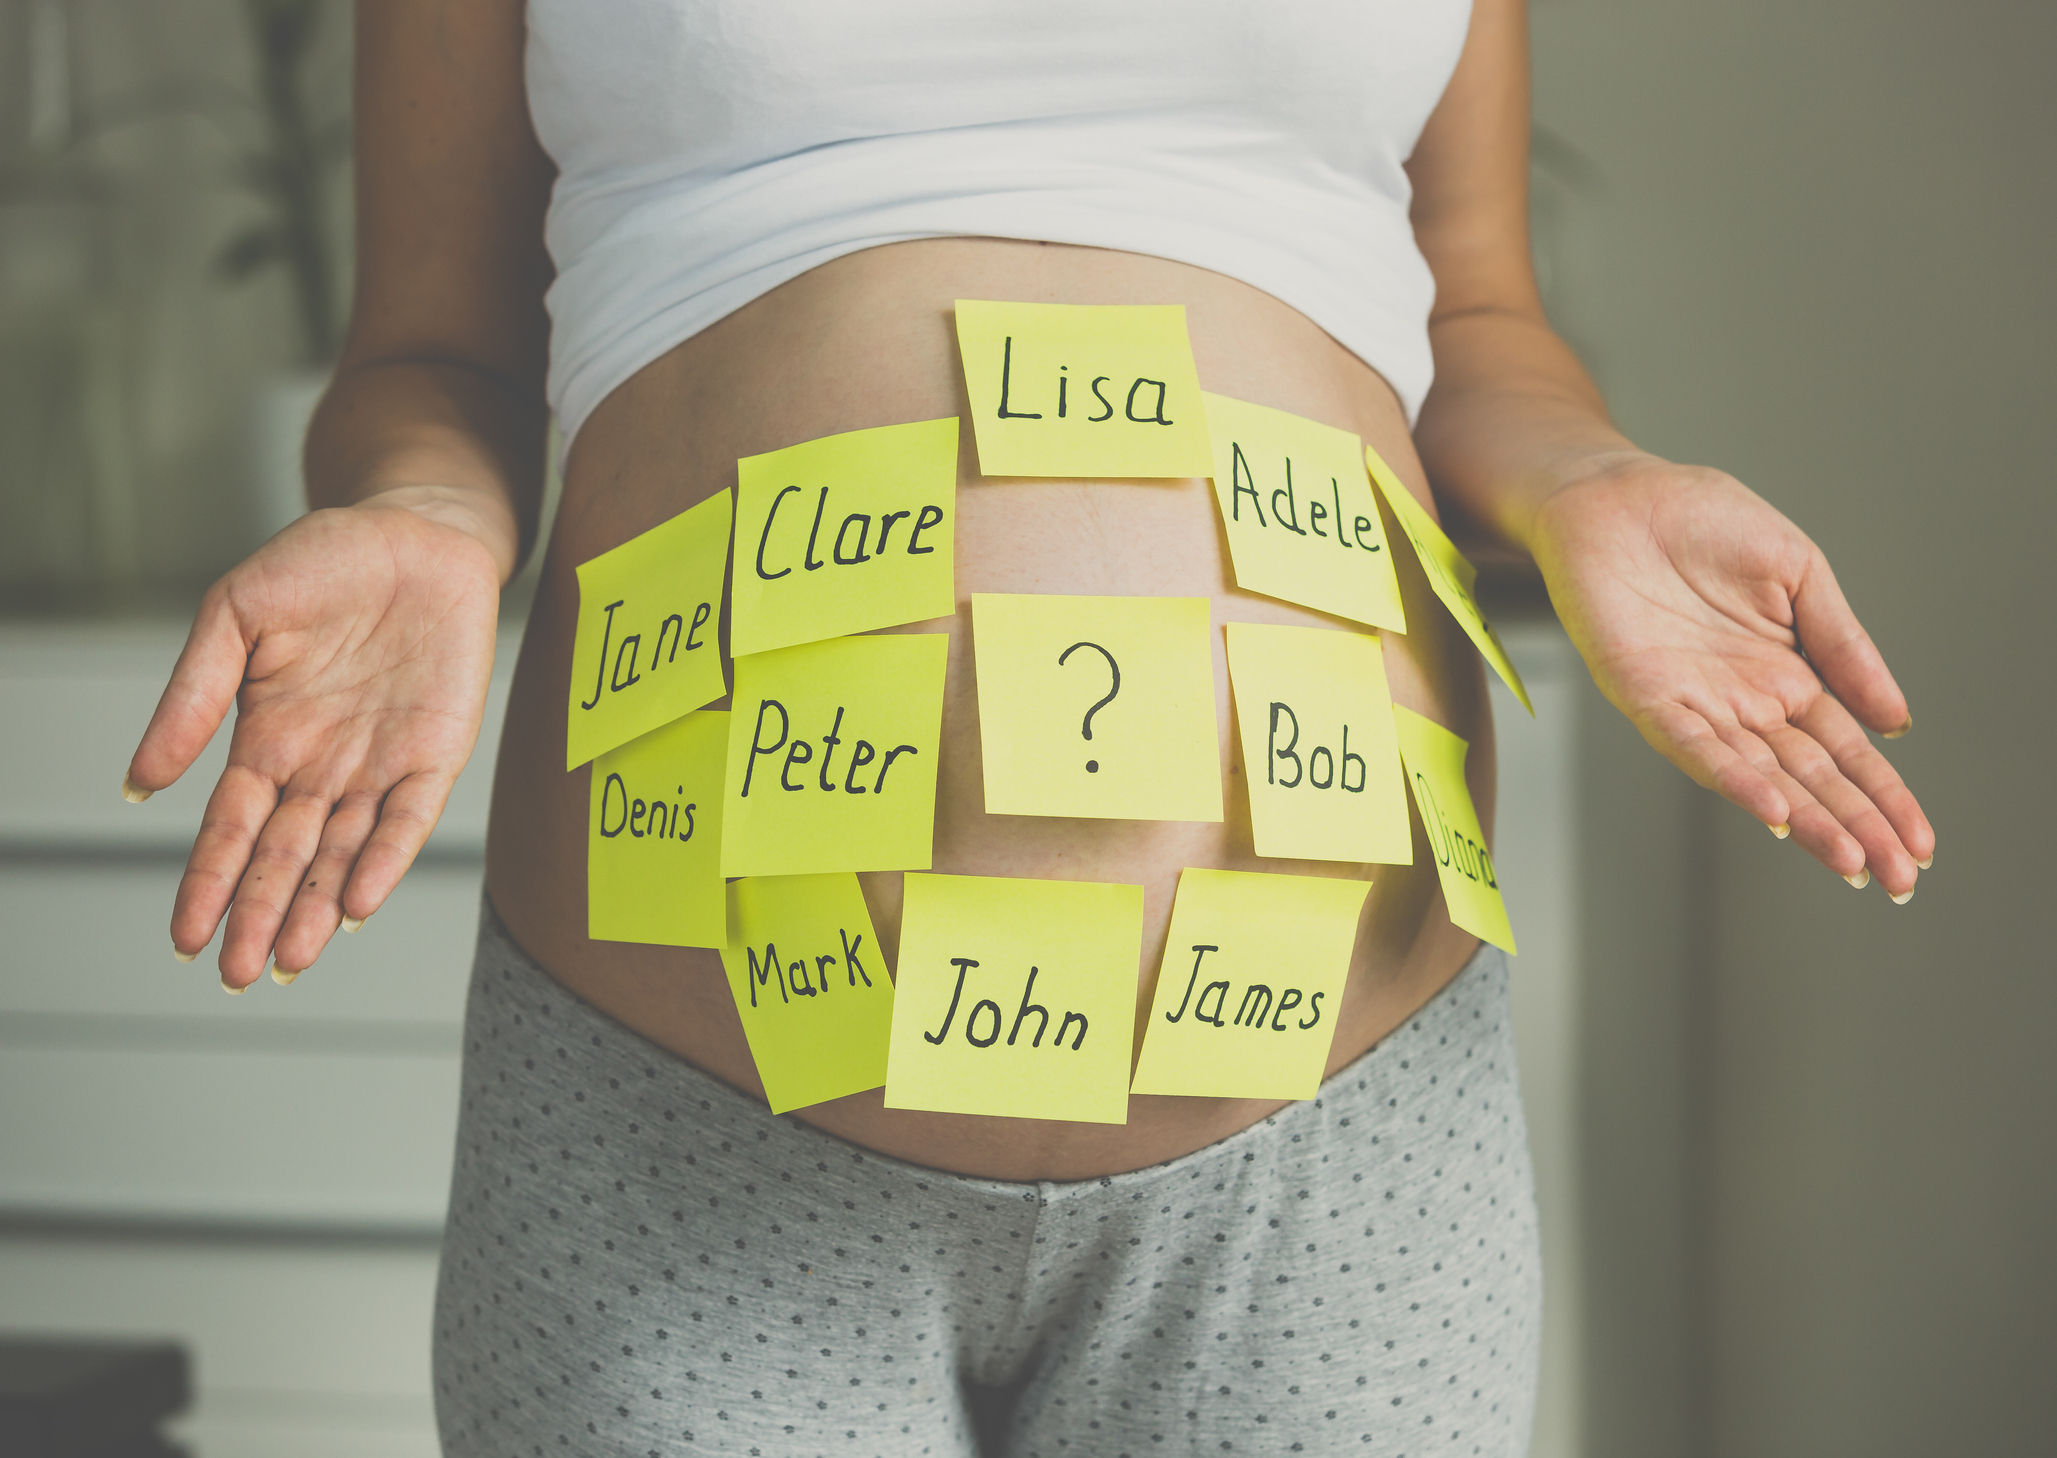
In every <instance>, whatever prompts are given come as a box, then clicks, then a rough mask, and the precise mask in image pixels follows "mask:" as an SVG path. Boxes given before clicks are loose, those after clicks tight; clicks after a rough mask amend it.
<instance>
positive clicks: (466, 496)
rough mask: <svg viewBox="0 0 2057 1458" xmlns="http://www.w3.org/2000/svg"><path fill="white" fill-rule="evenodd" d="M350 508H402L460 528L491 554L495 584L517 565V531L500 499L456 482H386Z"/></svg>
mask: <svg viewBox="0 0 2057 1458" xmlns="http://www.w3.org/2000/svg"><path fill="white" fill-rule="evenodd" d="M346 509H347V510H351V511H406V512H409V513H411V514H413V515H415V516H418V517H420V518H421V519H422V520H424V521H427V522H432V523H434V524H435V525H437V526H440V527H447V528H449V529H451V530H453V531H457V532H461V533H462V534H464V535H465V536H467V537H469V538H471V539H472V540H473V541H474V542H476V543H478V545H479V546H480V547H481V548H483V549H484V550H485V552H486V554H487V555H488V556H489V557H491V558H492V561H493V567H494V571H495V573H496V575H497V578H498V581H499V585H500V586H502V587H505V586H506V585H507V580H508V579H509V578H510V577H512V576H513V575H514V573H515V569H516V568H518V567H519V566H520V565H521V532H520V527H519V526H518V524H517V523H516V522H515V520H514V514H513V512H511V511H510V510H508V509H507V506H506V504H505V503H504V502H501V501H498V500H494V499H492V498H488V497H484V496H482V495H481V494H480V493H479V492H477V491H467V490H465V489H463V488H461V487H456V486H425V485H424V486H388V487H385V488H383V489H381V490H378V491H374V492H372V493H370V494H369V495H367V496H363V497H360V498H358V499H357V500H356V501H353V502H351V503H350V505H349V506H348V507H347V508H346Z"/></svg>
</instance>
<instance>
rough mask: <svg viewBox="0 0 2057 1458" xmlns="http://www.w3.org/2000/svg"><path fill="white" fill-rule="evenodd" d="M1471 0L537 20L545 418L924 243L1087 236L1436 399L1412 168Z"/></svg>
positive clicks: (777, 11) (533, 65) (564, 4)
mask: <svg viewBox="0 0 2057 1458" xmlns="http://www.w3.org/2000/svg"><path fill="white" fill-rule="evenodd" d="M1469 20H1470V0H1269V3H1256V0H864V3H855V0H850V3H831V0H608V3H605V4H594V3H593V0H529V7H528V24H529V40H528V61H527V67H528V92H529V106H530V110H531V113H532V115H533V117H534V120H535V126H536V132H537V135H538V136H539V137H540V138H541V140H542V143H543V146H544V148H545V149H546V150H547V151H548V152H549V154H550V155H551V157H552V158H554V159H555V160H556V163H557V166H558V169H559V175H558V179H557V185H556V188H555V190H554V192H553V193H552V194H551V199H550V212H549V219H548V223H547V237H548V241H549V246H550V253H551V257H552V258H553V259H554V260H555V261H556V265H557V280H556V282H555V283H554V284H553V285H552V286H551V289H550V293H549V306H550V317H551V323H552V328H551V338H550V380H549V394H550V403H551V406H552V407H553V408H554V409H555V411H556V413H557V418H558V423H559V427H560V429H561V430H562V432H563V435H564V438H565V440H566V442H567V443H569V441H570V440H571V439H572V437H573V436H575V435H576V434H577V432H578V429H579V426H580V425H581V424H582V423H583V422H584V421H585V419H586V417H587V415H589V414H590V413H591V412H592V410H593V408H594V407H595V406H596V405H598V404H599V403H600V401H601V400H603V399H605V398H606V397H607V395H608V393H609V392H610V391H612V390H613V389H614V388H615V387H616V386H617V385H620V384H621V383H622V382H623V381H625V380H626V379H628V378H629V377H630V376H631V375H633V374H634V373H635V372H636V371H637V370H639V369H641V368H642V367H643V366H644V365H646V364H648V363H649V362H650V361H651V360H653V359H656V358H657V357H658V356H659V355H661V354H663V353H664V352H665V351H667V350H669V349H670V348H672V347H673V346H674V345H676V344H678V343H679V342H680V341H682V340H685V339H688V338H690V337H691V336H692V335H694V334H695V333H697V332H698V331H700V330H702V329H704V328H706V327H707V326H708V325H710V324H712V323H714V322H715V321H716V320H717V319H720V318H721V317H722V316H723V315H725V314H728V313H731V312H732V311H734V310H736V309H738V308H740V307H742V306H743V305H744V304H747V303H748V302H750V301H751V300H752V299H754V298H756V297H758V296H759V295H760V294H763V293H765V292H766V291H767V290H769V289H772V288H775V287H777V286H778V285H779V284H781V283H784V282H785V281H786V280H788V279H791V278H795V277H797V276H799V275H800V274H802V273H805V272H806V271H807V270H809V269H811V268H814V267H816V266H817V265H819V264H822V263H825V262H827V261H828V260H830V259H832V258H836V257H840V256H841V255H843V254H846V253H854V252H856V251H858V250H859V249H864V248H871V247H875V246H877V245H879V244H882V243H892V242H898V241H903V240H907V239H913V238H936V237H950V236H967V235H971V236H987V237H1002V238H1028V239H1042V240H1045V241H1048V242H1053V243H1079V244H1089V245H1093V246H1097V247H1102V248H1117V249H1123V250H1126V251H1129V252H1133V253H1144V254H1151V255H1154V256H1156V257H1160V258H1169V259H1175V260H1177V261H1179V262H1182V263H1190V264H1197V265H1198V266H1200V267H1202V268H1208V269H1212V270H1214V271H1215V272H1218V273H1223V274H1226V275H1228V276H1229V277H1231V278H1236V279H1240V280H1242V281H1244V282H1245V283H1248V284H1251V285H1253V286H1255V287H1257V288H1259V289H1262V290H1264V291H1265V292H1266V293H1268V294H1271V295H1272V296H1273V297H1275V298H1278V299H1280V300H1282V301H1284V302H1285V303H1287V304H1290V305H1291V306H1292V307H1294V308H1295V309H1298V310H1299V311H1300V312H1301V313H1303V314H1305V315H1306V316H1307V317H1308V318H1310V319H1312V320H1313V321H1314V322H1315V323H1317V324H1319V325H1320V326H1321V327H1322V328H1324V329H1325V330H1327V331H1328V332H1329V333H1330V334H1331V335H1333V336H1334V337H1335V338H1336V339H1337V340H1339V341H1340V342H1341V343H1342V344H1343V345H1344V346H1345V347H1346V348H1348V349H1350V350H1351V351H1352V352H1353V353H1355V354H1356V355H1357V356H1358V357H1359V358H1361V359H1362V360H1364V362H1365V363H1366V364H1369V365H1370V366H1372V368H1374V369H1376V370H1378V371H1379V372H1380V373H1381V374H1382V375H1384V376H1385V378H1386V379H1387V380H1388V381H1389V382H1390V383H1391V384H1392V386H1393V389H1394V390H1395V391H1396V392H1397V393H1398V394H1399V397H1400V400H1401V402H1402V403H1403V404H1404V405H1405V407H1406V410H1407V415H1408V418H1409V420H1412V419H1413V418H1414V415H1415V412H1416V411H1417V410H1419V409H1420V406H1421V401H1422V397H1423V396H1424V395H1425V394H1427V392H1428V386H1429V379H1430V376H1431V373H1432V364H1431V360H1430V356H1429V346H1428V312H1429V306H1430V304H1431V303H1432V302H1433V300H1434V296H1435V283H1434V280H1433V279H1432V278H1431V277H1430V274H1429V271H1428V266H1427V264H1426V263H1425V262H1424V261H1423V259H1422V256H1421V253H1420V250H1419V249H1417V248H1416V246H1415V242H1414V232H1413V229H1412V227H1411V226H1410V225H1409V223H1408V218H1407V209H1408V202H1409V199H1410V189H1409V186H1408V182H1407V176H1406V173H1405V172H1403V171H1402V170H1401V163H1402V162H1404V161H1405V160H1406V158H1407V156H1408V154H1409V153H1411V152H1412V151H1413V149H1414V143H1415V139H1416V138H1417V137H1418V136H1419V135H1420V132H1421V128H1422V124H1423V123H1424V122H1425V121H1426V120H1427V118H1428V114H1429V112H1430V110H1431V109H1432V108H1433V107H1434V106H1435V104H1436V101H1437V99H1438V98H1439V97H1440V96H1441V95H1442V92H1443V88H1444V86H1445V84H1446V83H1447V82H1448V81H1449V78H1450V73H1451V72H1452V70H1453V69H1455V67H1456V64H1457V56H1458V52H1459V51H1460V50H1461V48H1462V46H1463V43H1464V35H1465V29H1466V27H1467V25H1468V23H1469Z"/></svg>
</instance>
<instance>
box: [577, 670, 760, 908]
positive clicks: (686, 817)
mask: <svg viewBox="0 0 2057 1458" xmlns="http://www.w3.org/2000/svg"><path fill="white" fill-rule="evenodd" d="M728 734H729V716H728V713H727V712H726V711H725V710H721V709H702V710H701V711H700V712H698V713H696V714H688V715H686V717H685V718H683V719H676V720H674V721H672V722H671V723H669V724H666V725H665V726H664V727H663V728H661V729H652V730H651V731H650V732H649V733H648V734H644V735H640V736H638V737H637V738H635V739H631V740H630V741H629V742H628V743H627V744H624V745H622V746H621V747H620V748H618V749H610V750H608V751H607V753H605V754H603V755H601V756H599V757H598V758H597V759H595V760H594V761H593V790H592V794H591V797H590V800H591V805H590V808H589V809H588V812H587V820H586V827H587V828H586V935H587V936H589V937H592V938H594V939H595V940H596V941H603V942H654V943H657V944H658V945H661V946H667V947H719V946H721V945H722V944H723V943H724V942H726V941H727V940H728V933H727V909H726V906H725V904H724V901H723V893H722V879H721V785H722V761H723V759H724V758H725V757H726V755H727V753H728Z"/></svg>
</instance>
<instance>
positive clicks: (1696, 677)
mask: <svg viewBox="0 0 2057 1458" xmlns="http://www.w3.org/2000/svg"><path fill="white" fill-rule="evenodd" d="M1528 115H1529V80H1528V26H1527V9H1526V4H1525V0H1475V3H1474V6H1473V11H1472V21H1471V32H1470V35H1469V37H1468V38H1467V40H1466V42H1465V47H1464V54H1463V57H1462V59H1461V60H1460V61H1459V62H1458V66H1457V71H1456V74H1455V75H1454V76H1453V77H1452V79H1451V82H1450V86H1449V89H1448V90H1447V91H1446V92H1445V93H1444V96H1443V100H1442V102H1441V103H1440V104H1439V105H1438V106H1437V108H1436V111H1435V113H1434V115H1433V116H1431V117H1430V119H1429V123H1428V125H1427V127H1426V128H1425V129H1424V130H1423V132H1422V135H1421V140H1420V142H1419V144H1418V145H1417V146H1416V148H1415V152H1414V156H1413V158H1412V159H1411V160H1410V161H1409V163H1408V172H1409V174H1410V176H1411V177H1412V178H1413V182H1414V209H1413V217H1414V228H1415V235H1416V237H1417V238H1418V239H1419V240H1420V244H1421V248H1422V252H1423V253H1424V254H1425V255H1426V257H1427V258H1428V261H1429V266H1430V267H1431V268H1432V269H1433V270H1434V272H1435V278H1436V303H1435V309H1434V312H1433V314H1432V315H1431V317H1430V321H1429V332H1430V338H1431V340H1432V342H1433V345H1434V348H1435V362H1436V380H1435V386H1434V388H1433V389H1432V390H1431V391H1430V392H1429V396H1428V400H1427V402H1426V403H1425V404H1424V405H1423V407H1422V411H1421V418H1420V420H1419V422H1418V424H1417V426H1416V430H1415V442H1416V445H1417V446H1418V448H1419V450H1420V452H1421V458H1422V461H1423V463H1424V465H1425V466H1426V467H1427V469H1428V473H1429V477H1430V479H1431V480H1432V481H1433V482H1434V483H1435V486H1436V489H1437V491H1438V492H1439V493H1440V494H1441V495H1442V496H1443V497H1444V498H1445V499H1446V500H1447V501H1448V502H1450V503H1451V504H1453V505H1455V506H1456V507H1458V508H1459V509H1460V510H1461V511H1462V512H1463V513H1464V514H1465V515H1466V516H1468V517H1470V518H1471V519H1472V521H1473V522H1475V523H1476V524H1477V525H1478V526H1479V527H1480V528H1482V529H1484V530H1486V531H1489V532H1492V533H1494V534H1496V535H1498V536H1500V537H1502V538H1504V539H1505V540H1507V541H1508V542H1510V543H1512V544H1514V545H1516V546H1519V547H1521V548H1522V549H1524V550H1525V551H1527V552H1529V553H1531V554H1532V555H1533V556H1534V557H1535V560H1536V563H1537V565H1538V566H1539V567H1541V569H1542V572H1543V580H1544V582H1545V583H1546V584H1547V585H1548V587H1549V590H1550V600H1551V602H1552V603H1553V604H1554V605H1555V607H1556V609H1557V613H1558V616H1559V617H1560V618H1561V619H1562V620H1563V622H1564V626H1565V629H1566V631H1567V632H1568V633H1569V634H1570V635H1571V640H1572V642H1573V643H1574V644H1575V645H1576V646H1577V647H1578V650H1579V652H1580V653H1581V654H1583V655H1584V657H1585V660H1586V664H1587V666H1588V667H1589V668H1590V669H1591V670H1592V674H1593V678H1594V680H1595V682H1597V683H1598V684H1599V686H1600V690H1601V692H1602V693H1604V694H1606V696H1607V697H1608V699H1609V700H1610V701H1612V702H1613V704H1614V705H1615V707H1617V708H1619V709H1620V710H1621V711H1622V712H1623V713H1624V714H1626V715H1627V716H1628V717H1629V719H1630V720H1631V721H1632V722H1633V723H1634V724H1635V726H1636V727H1637V729H1639V730H1641V731H1642V734H1643V737H1644V738H1645V739H1647V740H1649V741H1650V743H1651V744H1652V745H1654V746H1655V747H1656V749H1657V750H1658V751H1659V752H1660V753H1662V754H1663V755H1664V756H1665V757H1666V758H1667V759H1669V760H1671V762H1672V763H1673V764H1676V765H1677V766H1678V767H1679V768H1680V769H1682V770H1684V771H1685V772H1686V773H1687V774H1689V775H1691V776H1692V777H1693V778H1694V779H1695V780H1697V781H1698V782H1699V783H1700V784H1702V785H1705V786H1707V787H1708V788H1710V789H1713V790H1717V791H1719V792H1720V793H1721V794H1722V795H1724V796H1725V797H1727V798H1728V799H1729V800H1732V801H1733V802H1735V803H1736V804H1737V805H1740V806H1741V807H1742V808H1743V809H1745V810H1747V811H1748V812H1749V813H1750V814H1752V815H1754V816H1756V817H1757V818H1758V819H1759V820H1760V821H1762V822H1763V823H1764V824H1765V825H1766V826H1768V827H1770V828H1771V830H1772V832H1773V833H1774V834H1776V835H1780V836H1784V835H1785V834H1787V833H1788V827H1790V832H1791V834H1792V835H1793V836H1794V838H1795V839H1797V840H1798V841H1799V842H1800V844H1801V845H1803V846H1805V847H1806V849H1807V850H1808V851H1809V852H1810V853H1811V854H1812V855H1813V856H1814V857H1815V859H1817V860H1819V861H1820V862H1822V864H1824V865H1826V866H1827V867H1829V869H1831V870H1833V871H1835V872H1836V873H1837V874H1839V875H1841V876H1843V877H1845V878H1847V879H1849V880H1850V881H1851V882H1852V883H1853V884H1856V885H1858V886H1862V885H1864V884H1865V881H1866V879H1867V876H1868V875H1872V874H1875V875H1877V876H1878V878H1879V880H1880V881H1881V882H1882V883H1883V884H1884V885H1885V888H1886V890H1887V891H1888V892H1889V893H1891V895H1892V897H1893V899H1894V900H1895V901H1905V900H1906V899H1907V898H1908V897H1909V896H1911V895H1913V894H1914V882H1915V879H1916V876H1917V873H1918V869H1925V868H1926V867H1927V866H1928V864H1929V862H1930V860H1931V858H1932V857H1933V855H1934V853H1935V832H1934V831H1933V830H1932V829H1931V828H1930V826H1929V823H1928V819H1927V817H1926V816H1924V815H1923V814H1922V812H1921V807H1920V806H1919V805H1918V804H1917V803H1916V802H1915V799H1914V795H1913V793H1912V792H1911V791H1909V790H1908V788H1907V787H1906V785H1905V784H1904V783H1902V781H1901V779H1900V776H1899V775H1898V774H1897V773H1896V772H1895V771H1894V769H1893V767H1892V766H1891V765H1890V764H1888V763H1887V762H1886V759H1885V757H1884V756H1883V755H1882V754H1880V753H1879V752H1878V750H1877V748H1876V747H1875V746H1874V745H1873V744H1872V742H1871V740H1870V738H1869V737H1868V736H1867V735H1866V734H1865V732H1864V731H1865V729H1866V728H1870V729H1872V730H1875V731H1877V732H1879V733H1881V734H1883V735H1884V736H1886V737H1887V738H1893V737H1897V736H1898V735H1900V734H1904V733H1906V732H1907V730H1908V729H1909V728H1910V727H1912V725H1913V719H1912V717H1911V716H1910V715H1909V713H1908V709H1907V701H1906V699H1905V698H1904V697H1902V695H1901V693H1900V690H1899V686H1898V685H1897V684H1895V683H1894V682H1893V676H1892V674H1891V673H1890V672H1889V671H1888V670H1887V668H1886V665H1885V660H1884V659H1883V658H1881V657H1880V656H1879V652H1878V650H1877V648H1875V647H1874V646H1873V645H1872V642H1871V639H1870V637H1869V636H1867V635H1866V633H1865V631H1864V629H1863V628H1862V627H1861V626H1860V625H1859V624H1858V622H1857V619H1856V616H1855V615H1854V614H1853V613H1852V612H1851V611H1850V606H1849V604H1848V603H1847V602H1845V601H1844V599H1843V594H1842V590H1841V589H1840V588H1839V587H1837V585H1836V580H1835V575H1834V574H1833V573H1832V572H1830V570H1829V566H1828V560H1827V559H1826V558H1825V557H1823V556H1822V554H1821V550H1820V548H1818V547H1816V546H1815V545H1814V543H1813V542H1811V541H1809V540H1808V538H1807V536H1806V535H1805V534H1804V533H1803V532H1801V531H1800V529H1799V528H1798V527H1796V526H1794V525H1793V524H1792V523H1791V522H1790V521H1788V520H1786V518H1785V517H1784V516H1783V515H1782V514H1781V513H1780V512H1779V511H1777V510H1776V509H1775V508H1774V507H1772V506H1771V505H1770V504H1769V503H1767V502H1766V501H1764V500H1763V499H1762V498H1761V497H1759V496H1758V495H1757V494H1756V493H1755V492H1753V491H1751V490H1750V489H1749V488H1748V487H1747V486H1744V485H1743V484H1742V483H1741V482H1739V481H1737V480H1735V479H1734V478H1733V477H1731V476H1729V475H1727V474H1725V473H1723V472H1721V471H1716V470H1711V469H1708V468H1706V467H1701V466H1679V465H1674V464H1672V463H1671V462H1669V461H1665V460H1661V459H1659V458H1658V457H1656V456H1652V455H1650V454H1649V453H1647V452H1645V451H1641V450H1638V449H1637V448H1636V447H1635V446H1634V445H1633V444H1632V443H1631V442H1630V441H1629V440H1628V439H1627V438H1626V437H1625V436H1623V435H1622V434H1621V432H1620V431H1618V430H1616V429H1615V428H1614V424H1613V422H1612V421H1611V420H1609V418H1608V415H1607V408H1606V405H1605V403H1604V402H1603V401H1602V400H1601V398H1600V394H1599V391H1598V390H1597V389H1595V388H1594V385H1593V382H1592V380H1591V379H1590V378H1589V377H1588V376H1587V374H1586V372H1585V370H1584V368H1583V367H1582V366H1581V365H1580V364H1579V362H1578V359H1577V357H1576V356H1575V355H1573V354H1572V352H1571V350H1570V348H1569V347H1567V346H1566V345H1565V343H1564V341H1563V340H1561V339H1559V338H1558V337H1557V335H1556V334H1555V333H1554V332H1552V330H1551V328H1550V326H1549V323H1548V321H1547V320H1546V319H1545V317H1544V314H1543V306H1542V299H1541V297H1540V295H1539V294H1538V292H1537V289H1536V282H1535V275H1534V270H1533V268H1532V266H1531V264H1530V259H1529V238H1528V129H1529V123H1528Z"/></svg>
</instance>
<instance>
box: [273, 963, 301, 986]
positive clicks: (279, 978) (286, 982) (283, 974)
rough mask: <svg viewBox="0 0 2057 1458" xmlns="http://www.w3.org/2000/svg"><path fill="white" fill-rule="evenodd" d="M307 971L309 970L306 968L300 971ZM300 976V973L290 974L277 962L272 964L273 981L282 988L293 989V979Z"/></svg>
mask: <svg viewBox="0 0 2057 1458" xmlns="http://www.w3.org/2000/svg"><path fill="white" fill-rule="evenodd" d="M306 970H307V969H306V968H304V967H303V968H301V969H300V971H301V972H304V971H306ZM299 975H300V972H288V971H286V969H285V968H283V967H281V966H279V964H278V963H276V962H273V963H272V964H271V980H272V981H274V982H276V983H277V984H278V985H279V986H281V987H291V986H292V985H293V979H294V978H295V977H298V976H299Z"/></svg>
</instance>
